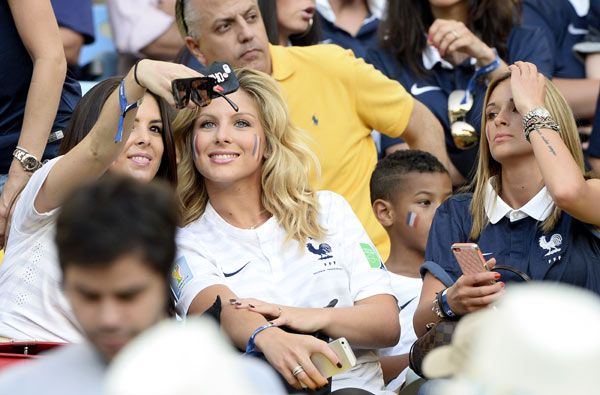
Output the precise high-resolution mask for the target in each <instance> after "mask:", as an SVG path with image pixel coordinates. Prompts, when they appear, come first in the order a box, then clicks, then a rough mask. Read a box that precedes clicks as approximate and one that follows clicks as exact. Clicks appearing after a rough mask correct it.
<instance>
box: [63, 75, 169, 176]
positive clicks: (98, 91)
mask: <svg viewBox="0 0 600 395" xmlns="http://www.w3.org/2000/svg"><path fill="white" fill-rule="evenodd" d="M121 80H122V78H121V77H112V78H108V79H106V80H104V81H102V82H99V83H98V84H97V85H96V86H94V87H93V88H92V89H90V91H89V92H88V93H86V94H85V96H83V97H82V98H81V100H80V101H79V103H78V104H77V106H76V107H75V110H74V111H73V114H72V115H71V120H70V121H69V125H68V126H67V128H66V129H65V137H64V138H63V140H62V143H61V144H60V148H59V149H58V154H59V155H64V154H66V153H67V152H69V151H70V150H71V149H72V148H73V147H75V146H76V145H77V144H79V142H81V140H83V139H84V138H85V136H87V135H88V133H89V132H90V131H91V130H92V128H93V127H94V125H95V124H96V122H97V121H98V117H99V116H100V112H101V111H102V107H104V103H105V102H106V100H107V99H108V97H109V96H110V95H111V93H113V92H114V91H115V89H117V88H118V86H119V83H120V82H121ZM148 92H149V93H150V94H151V95H152V97H154V99H155V100H156V102H157V103H158V108H159V110H160V119H161V120H162V123H163V133H162V136H163V144H164V152H163V155H162V158H161V160H160V167H159V168H158V173H156V176H157V177H159V178H162V179H165V180H167V181H168V182H169V183H170V184H171V185H173V186H175V185H177V160H176V154H175V142H174V140H173V131H172V130H171V122H172V121H173V119H175V115H176V114H175V110H173V108H172V107H171V106H169V104H168V103H167V102H166V101H165V100H163V99H162V98H161V97H160V96H157V95H155V94H154V93H152V92H150V91H148Z"/></svg>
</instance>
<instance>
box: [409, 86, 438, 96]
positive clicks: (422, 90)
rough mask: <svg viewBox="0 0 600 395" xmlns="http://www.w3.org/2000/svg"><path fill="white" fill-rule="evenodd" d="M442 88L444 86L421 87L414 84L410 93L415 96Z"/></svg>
mask: <svg viewBox="0 0 600 395" xmlns="http://www.w3.org/2000/svg"><path fill="white" fill-rule="evenodd" d="M440 90H442V88H440V87H439V86H422V87H420V88H419V87H418V86H417V84H412V86H411V87H410V93H412V95H413V96H419V95H422V94H423V93H425V92H431V91H440Z"/></svg>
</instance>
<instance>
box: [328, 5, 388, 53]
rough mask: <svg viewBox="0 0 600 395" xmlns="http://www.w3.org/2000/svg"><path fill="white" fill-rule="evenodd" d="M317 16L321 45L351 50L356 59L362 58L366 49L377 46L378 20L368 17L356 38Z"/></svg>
mask: <svg viewBox="0 0 600 395" xmlns="http://www.w3.org/2000/svg"><path fill="white" fill-rule="evenodd" d="M317 14H318V15H319V22H320V23H321V35H322V38H323V41H322V43H323V44H337V45H339V46H340V47H342V48H346V49H351V50H352V52H354V56H356V57H357V58H364V57H365V55H366V53H367V49H368V48H370V47H372V46H375V45H377V28H378V26H379V19H378V18H376V17H374V16H373V15H370V16H369V17H368V18H367V19H366V20H365V22H364V23H363V25H362V26H361V27H360V30H359V31H358V33H357V34H356V36H352V35H351V34H350V33H348V32H347V31H345V30H343V29H340V28H339V27H337V26H336V25H334V24H333V23H331V22H330V21H328V20H327V19H325V18H323V16H321V14H319V13H317Z"/></svg>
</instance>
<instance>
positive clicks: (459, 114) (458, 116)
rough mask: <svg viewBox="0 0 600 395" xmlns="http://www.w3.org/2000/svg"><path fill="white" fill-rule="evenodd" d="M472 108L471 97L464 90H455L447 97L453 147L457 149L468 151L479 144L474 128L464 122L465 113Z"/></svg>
mask: <svg viewBox="0 0 600 395" xmlns="http://www.w3.org/2000/svg"><path fill="white" fill-rule="evenodd" d="M471 107H473V96H472V95H470V94H469V93H467V92H465V91H464V90H455V91H453V92H452V93H451V94H450V96H448V119H449V120H450V134H451V135H452V140H453V141H454V145H455V146H456V147H457V148H459V149H463V150H466V149H470V148H473V147H475V146H476V145H477V143H478V142H479V134H478V133H477V131H476V130H475V128H474V127H473V126H472V125H471V124H469V123H467V122H465V119H466V116H467V113H468V112H469V110H470V109H471Z"/></svg>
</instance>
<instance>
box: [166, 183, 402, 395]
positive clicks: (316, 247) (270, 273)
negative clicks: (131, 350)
mask: <svg viewBox="0 0 600 395" xmlns="http://www.w3.org/2000/svg"><path fill="white" fill-rule="evenodd" d="M318 198H319V204H320V214H319V222H320V224H321V225H322V226H323V227H324V228H325V229H326V230H327V236H326V237H325V238H324V239H323V240H318V241H317V240H309V241H308V243H307V244H306V245H305V246H299V245H298V242H297V241H295V240H292V241H289V242H288V243H287V244H285V243H284V241H285V236H286V233H285V230H284V229H283V228H282V227H281V226H279V225H278V224H277V220H276V218H274V217H272V218H270V219H269V220H268V221H267V222H265V223H264V224H263V225H261V226H259V227H257V228H255V229H239V228H236V227H234V226H232V225H230V224H229V223H227V222H226V221H225V220H224V219H223V218H221V217H220V216H219V214H218V213H217V212H216V211H215V210H214V208H213V207H212V206H211V205H210V204H208V205H207V207H206V211H205V213H204V214H203V215H202V216H201V217H200V218H199V219H198V220H196V221H194V222H193V223H191V224H189V225H187V226H186V227H184V228H183V229H181V230H180V232H179V234H178V236H177V245H178V257H177V260H176V262H175V266H174V270H173V276H172V279H171V284H172V289H173V292H174V294H175V297H176V307H177V310H178V313H179V314H181V315H185V314H186V313H187V311H188V308H189V306H190V304H191V302H192V300H193V299H194V297H195V296H196V295H197V294H198V293H199V292H200V291H202V290H203V289H204V288H206V287H208V286H211V285H215V284H224V285H226V286H227V287H229V288H230V289H231V290H232V291H233V292H234V293H235V294H236V295H237V296H238V297H241V298H249V297H253V298H257V299H261V300H264V301H267V302H272V303H278V304H282V305H287V306H298V307H317V308H318V307H325V306H327V305H328V304H329V303H330V302H331V301H332V300H334V299H337V304H336V307H349V306H353V305H354V302H356V301H358V300H361V299H365V298H368V297H370V296H374V295H378V294H392V295H393V292H392V289H391V287H390V280H389V276H388V275H387V272H386V271H385V270H383V269H384V266H383V263H382V262H381V258H380V257H379V255H378V254H377V252H376V249H375V247H374V246H373V244H372V242H371V240H370V239H369V237H368V236H367V234H366V232H365V230H364V229H363V227H362V225H361V224H360V222H359V220H358V219H357V218H356V215H355V214H354V213H353V212H352V209H351V208H350V205H349V204H348V202H346V200H344V198H343V197H341V196H339V195H337V194H335V193H333V192H328V191H323V192H319V193H318ZM371 318H372V317H371ZM354 352H355V354H356V357H357V365H356V366H355V367H354V368H353V369H351V370H350V371H348V372H346V373H343V374H339V375H337V376H334V380H333V390H335V389H339V388H346V387H358V388H364V389H366V390H368V391H371V392H373V393H376V394H381V393H385V392H382V391H384V385H383V376H382V373H381V367H380V364H379V360H378V355H377V353H376V352H375V351H374V350H365V349H355V350H354Z"/></svg>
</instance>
